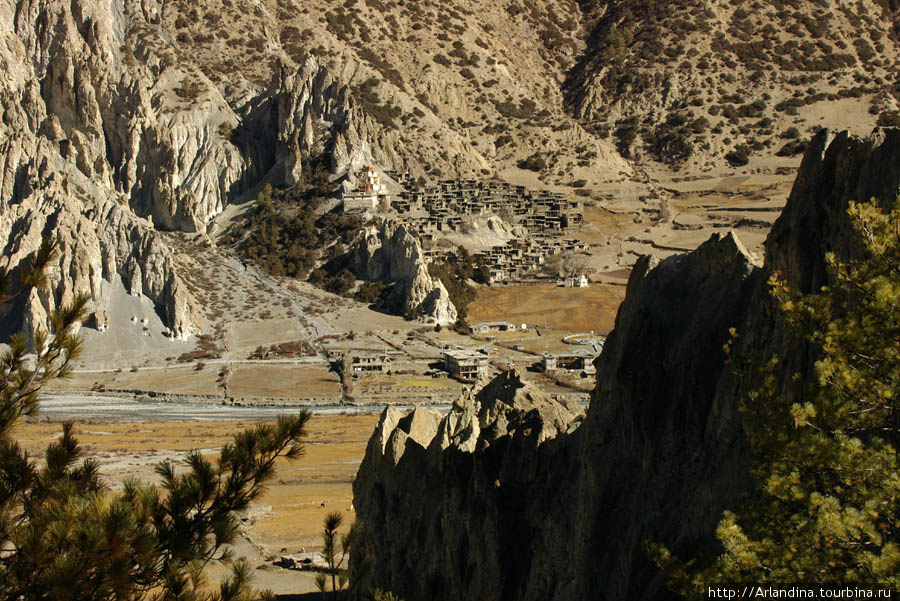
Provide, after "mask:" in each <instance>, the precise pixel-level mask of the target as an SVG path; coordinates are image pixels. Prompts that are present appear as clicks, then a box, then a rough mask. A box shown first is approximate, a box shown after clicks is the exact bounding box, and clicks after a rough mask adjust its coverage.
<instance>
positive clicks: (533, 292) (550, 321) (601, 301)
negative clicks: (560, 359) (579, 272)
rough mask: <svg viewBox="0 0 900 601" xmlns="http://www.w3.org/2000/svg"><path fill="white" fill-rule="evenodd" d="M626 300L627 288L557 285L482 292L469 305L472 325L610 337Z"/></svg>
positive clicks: (503, 288)
mask: <svg viewBox="0 0 900 601" xmlns="http://www.w3.org/2000/svg"><path fill="white" fill-rule="evenodd" d="M624 296H625V288H624V287H623V286H613V285H608V284H593V285H591V286H590V287H588V288H562V287H559V286H556V285H553V284H539V285H535V286H503V287H494V288H487V287H485V288H481V289H480V290H479V292H478V298H476V299H475V302H474V303H472V304H471V305H469V317H468V320H469V323H477V322H479V321H491V320H498V319H505V320H509V321H511V322H513V323H516V324H518V323H527V324H529V325H530V324H536V325H537V326H539V327H544V326H547V327H550V328H553V329H554V330H564V331H570V332H586V331H591V330H593V331H595V332H598V333H602V334H606V333H608V332H609V331H610V330H611V329H612V328H613V325H614V323H615V318H616V311H617V310H618V308H619V304H620V303H621V302H622V299H623V298H624Z"/></svg>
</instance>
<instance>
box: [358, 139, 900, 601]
mask: <svg viewBox="0 0 900 601" xmlns="http://www.w3.org/2000/svg"><path fill="white" fill-rule="evenodd" d="M898 164H900V130H884V131H880V132H877V133H876V134H875V135H874V136H873V137H872V138H871V139H869V140H859V139H855V138H851V137H850V136H848V135H847V134H838V135H837V136H833V135H831V134H827V133H821V134H819V135H817V136H816V138H814V140H813V141H812V143H811V145H810V149H809V151H808V152H807V154H806V156H805V158H804V161H803V164H802V167H801V169H800V172H799V174H798V177H797V181H796V183H795V185H794V189H793V190H792V192H791V195H790V198H789V201H788V204H787V206H786V207H785V210H784V212H783V214H782V216H781V217H780V218H779V220H778V222H777V223H776V224H775V227H774V228H773V230H772V232H771V235H770V236H769V238H768V241H767V243H766V265H765V266H764V267H761V266H759V265H758V264H757V262H756V261H755V259H754V258H753V257H751V256H748V254H747V252H746V251H745V250H744V249H743V247H742V246H741V244H740V242H739V241H738V240H737V239H736V238H735V237H734V235H733V234H729V235H726V236H718V235H717V236H714V237H713V238H711V239H710V240H709V241H707V242H706V243H705V244H703V245H702V246H701V247H700V248H698V249H697V250H695V251H694V252H691V253H688V254H686V255H681V256H675V257H671V258H669V259H666V260H663V261H658V262H657V261H655V260H651V259H647V258H644V259H641V260H640V261H639V262H638V264H637V265H636V266H635V269H634V271H633V272H632V275H631V278H630V280H629V284H628V291H627V295H626V298H625V301H624V302H623V304H622V306H621V307H620V309H619V314H618V316H617V318H616V327H615V330H614V332H613V333H612V334H611V335H610V337H609V338H608V340H607V342H606V344H605V346H604V350H603V354H602V355H601V356H600V357H599V358H598V359H597V361H596V367H597V386H596V388H595V390H594V391H593V393H592V397H591V405H590V408H589V410H588V412H587V416H586V418H585V419H584V422H583V424H581V425H580V426H578V419H577V418H576V417H575V415H574V412H571V411H562V410H560V409H559V408H558V406H557V405H556V404H554V403H553V402H551V401H549V400H548V399H546V398H544V397H541V396H537V395H532V398H531V401H533V404H531V405H528V404H524V399H523V395H522V392H521V391H524V390H525V388H519V384H518V383H517V378H516V377H515V376H510V375H504V376H501V377H500V378H499V379H498V380H495V381H494V382H492V383H491V384H490V385H488V386H487V387H486V388H484V389H483V390H482V391H481V392H479V393H478V395H476V396H475V398H473V399H471V400H470V401H469V402H468V403H463V404H461V405H460V406H458V407H454V409H453V410H452V411H451V413H450V414H449V415H448V416H447V417H445V418H444V419H443V420H442V421H441V422H440V423H439V424H438V425H437V426H436V427H435V426H433V425H429V426H428V427H427V428H424V427H423V428H419V429H418V434H417V435H416V438H415V442H411V441H410V440H409V439H408V438H407V439H406V441H405V442H404V444H402V445H394V446H393V447H391V450H390V453H386V452H385V450H384V449H385V448H386V447H385V446H384V445H379V443H378V441H379V440H390V439H391V437H392V436H393V435H394V434H393V433H394V432H395V431H396V430H397V428H398V427H399V428H400V429H401V430H402V429H403V427H402V426H401V424H403V423H406V422H404V421H403V419H401V418H400V417H399V415H393V416H392V417H390V419H388V417H389V416H388V414H385V416H384V417H383V419H382V421H381V423H380V424H379V427H378V430H376V433H375V435H374V436H373V439H372V441H370V445H369V448H368V451H367V454H366V458H365V460H364V461H363V463H362V465H361V466H360V470H359V474H358V476H357V480H356V483H355V484H354V505H355V506H356V508H357V512H358V517H359V519H360V520H362V522H363V523H364V524H365V530H364V532H365V536H364V541H363V542H364V544H363V545H361V547H360V550H359V552H357V553H356V554H355V555H354V558H353V559H354V561H355V562H358V561H360V559H361V557H362V555H363V554H364V553H366V552H368V553H371V554H372V555H373V556H374V557H375V558H376V562H375V572H374V583H375V584H376V585H377V586H381V587H382V588H390V589H391V590H393V591H394V592H395V593H397V594H399V595H400V596H402V597H408V598H419V597H423V598H432V599H479V600H501V599H502V600H510V601H512V600H516V599H547V600H557V601H562V600H581V599H610V600H616V601H618V600H623V601H624V600H626V599H627V600H632V599H639V600H640V599H654V598H660V597H664V596H665V594H664V593H663V592H662V591H661V590H660V582H659V574H658V572H657V570H656V568H655V567H654V566H653V565H652V563H651V562H650V561H649V559H648V557H647V555H646V553H645V551H644V549H643V547H642V541H644V540H654V541H660V542H662V543H664V544H666V545H667V546H669V548H671V549H672V550H674V551H675V552H676V553H681V554H687V555H689V554H692V553H694V552H696V551H698V550H707V551H709V550H715V540H714V536H713V531H714V528H715V525H716V524H717V522H718V520H719V518H720V516H721V512H722V510H723V509H724V508H726V507H727V506H729V505H730V504H732V503H733V502H734V501H735V499H736V498H737V496H738V495H739V494H740V493H741V492H742V491H743V490H745V489H746V488H745V487H746V486H747V485H748V482H749V480H748V475H747V473H748V470H747V468H748V464H749V460H750V451H749V448H748V445H747V443H746V441H745V439H744V435H743V428H742V423H741V415H740V412H739V411H738V409H737V402H738V399H740V398H743V397H745V395H746V393H747V392H748V391H749V390H751V389H753V388H754V387H756V386H757V385H758V383H757V382H753V381H748V378H747V377H746V376H736V375H734V374H733V373H732V371H731V370H730V369H729V368H728V367H727V365H726V356H725V353H724V350H723V346H724V345H725V343H726V342H727V341H728V340H729V337H730V334H729V329H730V328H732V327H733V328H736V330H737V332H738V339H737V343H736V346H735V348H734V350H733V352H734V353H745V352H748V351H750V350H754V351H756V354H757V355H759V356H765V357H768V356H770V355H771V353H775V352H778V353H781V354H782V355H784V356H786V357H787V360H786V361H785V362H783V372H781V373H782V376H783V377H785V378H787V377H788V376H789V374H791V373H794V372H800V373H801V374H803V373H807V374H808V369H809V365H810V364H811V353H810V349H809V348H808V347H807V346H806V345H805V343H803V341H801V340H797V339H795V338H794V337H792V335H791V333H790V332H788V331H787V330H786V329H785V328H784V326H783V325H781V324H780V323H779V322H778V320H777V319H776V318H775V311H774V307H773V304H772V301H771V299H770V296H769V293H768V285H767V279H768V277H769V275H770V274H771V273H772V272H773V270H776V269H777V270H779V271H781V273H782V275H783V276H784V277H785V278H786V279H787V281H788V283H789V284H790V285H791V286H793V287H796V288H798V289H800V290H802V291H804V292H809V291H812V290H817V289H818V288H819V287H820V286H821V285H823V284H824V283H825V271H824V267H823V266H824V262H823V257H824V254H825V252H826V251H828V250H832V249H834V250H836V251H837V252H839V253H844V254H846V253H850V252H853V249H852V248H850V245H849V244H848V236H847V231H848V226H849V222H848V219H847V216H846V213H845V211H846V207H847V203H848V202H849V201H850V200H856V199H868V198H870V197H875V198H878V199H879V201H880V202H882V203H883V204H885V205H889V204H891V203H893V201H894V199H895V198H896V196H897V193H898V190H900V168H898ZM741 356H748V355H744V354H742V355H741ZM511 389H516V390H517V391H519V392H517V393H516V394H515V395H513V397H512V398H515V399H516V400H515V401H513V402H512V403H511V405H512V406H513V407H520V408H521V409H513V410H512V411H509V410H506V411H499V412H494V411H493V410H491V409H486V408H489V407H494V408H496V407H505V406H509V405H510V403H509V402H508V400H507V399H509V398H511V397H510V390H511ZM526 398H527V395H526ZM557 412H558V413H557ZM554 415H555V416H557V417H555V418H551V417H548V416H554ZM406 419H407V421H411V420H409V418H406ZM567 420H569V421H567ZM419 421H420V422H421V421H424V420H422V419H419ZM431 421H432V422H433V419H432V420H431ZM550 423H552V426H550ZM405 431H407V432H408V431H409V429H408V428H407V429H406V430H405ZM432 431H433V432H434V434H433V435H432V437H431V438H430V440H428V441H423V439H424V438H428V436H429V435H431V433H432ZM398 436H399V435H398ZM388 456H389V458H388Z"/></svg>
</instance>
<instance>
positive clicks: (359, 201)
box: [341, 167, 387, 213]
mask: <svg viewBox="0 0 900 601" xmlns="http://www.w3.org/2000/svg"><path fill="white" fill-rule="evenodd" d="M386 196H387V187H386V186H385V185H384V184H383V183H381V176H380V175H378V172H377V171H375V169H373V168H372V167H367V168H366V170H365V171H363V173H362V175H361V176H360V178H359V184H358V185H357V187H356V190H354V191H352V192H344V195H343V196H342V197H341V198H342V200H343V201H344V212H345V213H357V212H362V211H374V210H375V209H376V208H377V207H378V201H379V200H380V199H381V198H382V197H386Z"/></svg>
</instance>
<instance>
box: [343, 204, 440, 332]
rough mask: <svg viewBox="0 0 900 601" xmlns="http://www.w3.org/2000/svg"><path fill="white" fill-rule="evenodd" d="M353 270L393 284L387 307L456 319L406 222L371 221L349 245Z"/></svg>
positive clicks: (429, 316)
mask: <svg viewBox="0 0 900 601" xmlns="http://www.w3.org/2000/svg"><path fill="white" fill-rule="evenodd" d="M349 255H350V263H349V267H350V270H351V271H353V273H354V274H356V276H357V277H358V278H360V279H363V280H370V281H381V282H385V283H387V284H393V285H394V286H393V287H392V289H391V291H390V293H389V298H388V299H387V301H386V303H385V308H386V309H387V310H389V311H392V312H395V313H399V314H401V315H419V316H421V317H423V318H426V319H431V320H433V321H434V322H435V323H439V324H441V325H448V324H452V323H454V322H456V318H457V314H456V307H454V306H453V303H452V302H450V295H449V294H448V293H447V289H446V288H445V287H444V284H443V283H441V281H440V280H438V279H436V278H432V277H431V275H429V274H428V262H427V260H426V258H425V254H424V253H423V252H422V246H421V245H420V244H419V241H418V240H417V239H416V237H415V236H414V235H413V234H412V233H410V231H409V230H408V229H407V228H406V226H404V225H402V224H398V223H394V222H391V221H387V220H382V221H381V223H380V224H378V225H368V226H366V227H365V228H364V229H363V231H362V232H361V233H360V236H359V238H358V239H357V241H356V242H355V243H354V244H353V246H352V247H351V249H350V253H349Z"/></svg>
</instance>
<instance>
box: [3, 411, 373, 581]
mask: <svg viewBox="0 0 900 601" xmlns="http://www.w3.org/2000/svg"><path fill="white" fill-rule="evenodd" d="M377 421H378V415H377V414H368V415H316V416H315V417H313V418H312V419H311V420H310V422H309V433H308V436H307V437H306V441H307V443H306V454H305V455H304V456H303V457H301V458H300V459H299V460H298V461H296V462H293V463H288V462H280V463H279V465H278V467H277V470H276V473H275V477H274V478H273V480H272V482H271V484H270V486H269V488H268V490H267V491H266V493H265V494H264V495H263V496H262V497H261V498H260V499H259V500H258V501H257V503H256V504H255V505H254V506H253V508H251V510H250V511H249V512H248V513H249V515H250V516H251V522H252V524H251V525H250V526H249V529H248V534H249V540H247V539H244V540H242V541H240V542H239V544H237V545H236V549H235V551H236V555H237V556H238V557H242V556H243V557H246V558H247V559H248V560H249V561H250V562H251V564H252V565H253V566H254V567H256V568H257V569H256V570H255V574H256V576H257V578H256V581H255V586H257V587H258V588H271V589H272V590H273V591H274V592H276V593H302V592H308V591H312V590H314V589H315V586H314V583H313V579H312V576H311V575H310V573H307V572H303V573H301V572H296V571H291V570H283V569H281V568H279V567H275V566H273V565H271V559H274V558H277V557H278V556H279V555H280V554H282V552H283V551H282V549H284V550H285V551H284V552H285V553H292V554H296V553H298V552H299V551H300V550H301V548H303V549H305V550H306V551H307V552H315V551H319V550H321V528H322V521H323V519H324V518H325V515H326V514H327V513H329V512H332V511H339V512H341V513H342V514H343V515H344V529H346V527H348V526H349V525H350V523H352V522H353V520H354V516H355V514H354V512H353V511H352V509H350V507H351V502H352V497H353V493H352V490H351V483H352V481H353V478H354V477H355V475H356V471H357V469H358V467H359V464H360V462H361V461H362V458H363V456H364V454H365V448H366V443H367V441H368V438H369V436H370V435H371V433H372V431H373V429H374V427H375V424H376V423H377ZM252 423H253V422H249V421H218V422H140V423H133V422H132V423H128V422H117V423H91V424H81V425H79V424H76V431H77V436H78V438H79V440H80V441H81V443H82V445H83V446H84V448H85V450H86V452H87V456H88V457H95V458H96V459H97V460H98V461H99V462H100V463H101V465H102V466H103V468H102V471H103V474H104V476H106V478H107V482H108V483H109V484H110V485H111V486H112V487H113V489H116V488H117V486H118V483H119V482H121V480H122V478H124V477H126V476H131V475H135V476H138V477H139V478H142V479H145V480H150V481H152V480H154V479H155V475H154V474H153V466H154V465H156V464H157V463H158V462H160V461H163V460H166V459H169V460H171V461H173V462H175V464H176V465H177V466H181V467H183V466H184V464H183V462H182V461H181V458H182V457H183V456H184V453H185V452H186V451H188V450H191V449H201V450H203V451H205V452H208V453H215V452H216V451H217V450H218V449H219V448H221V446H222V445H223V444H224V443H225V442H227V441H229V440H230V438H231V436H232V434H233V433H234V432H237V431H239V430H241V429H244V428H246V427H249V426H250V425H252ZM59 431H60V425H59V424H58V423H47V422H38V423H25V424H22V425H20V426H19V427H18V428H17V429H16V431H15V436H16V437H17V438H18V439H19V441H20V443H22V445H23V446H24V447H25V448H26V450H27V451H28V452H29V453H30V454H32V455H33V456H35V457H42V456H43V451H44V449H45V447H46V445H47V444H48V443H49V442H51V441H52V440H53V439H54V438H55V437H56V436H58V434H59Z"/></svg>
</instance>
